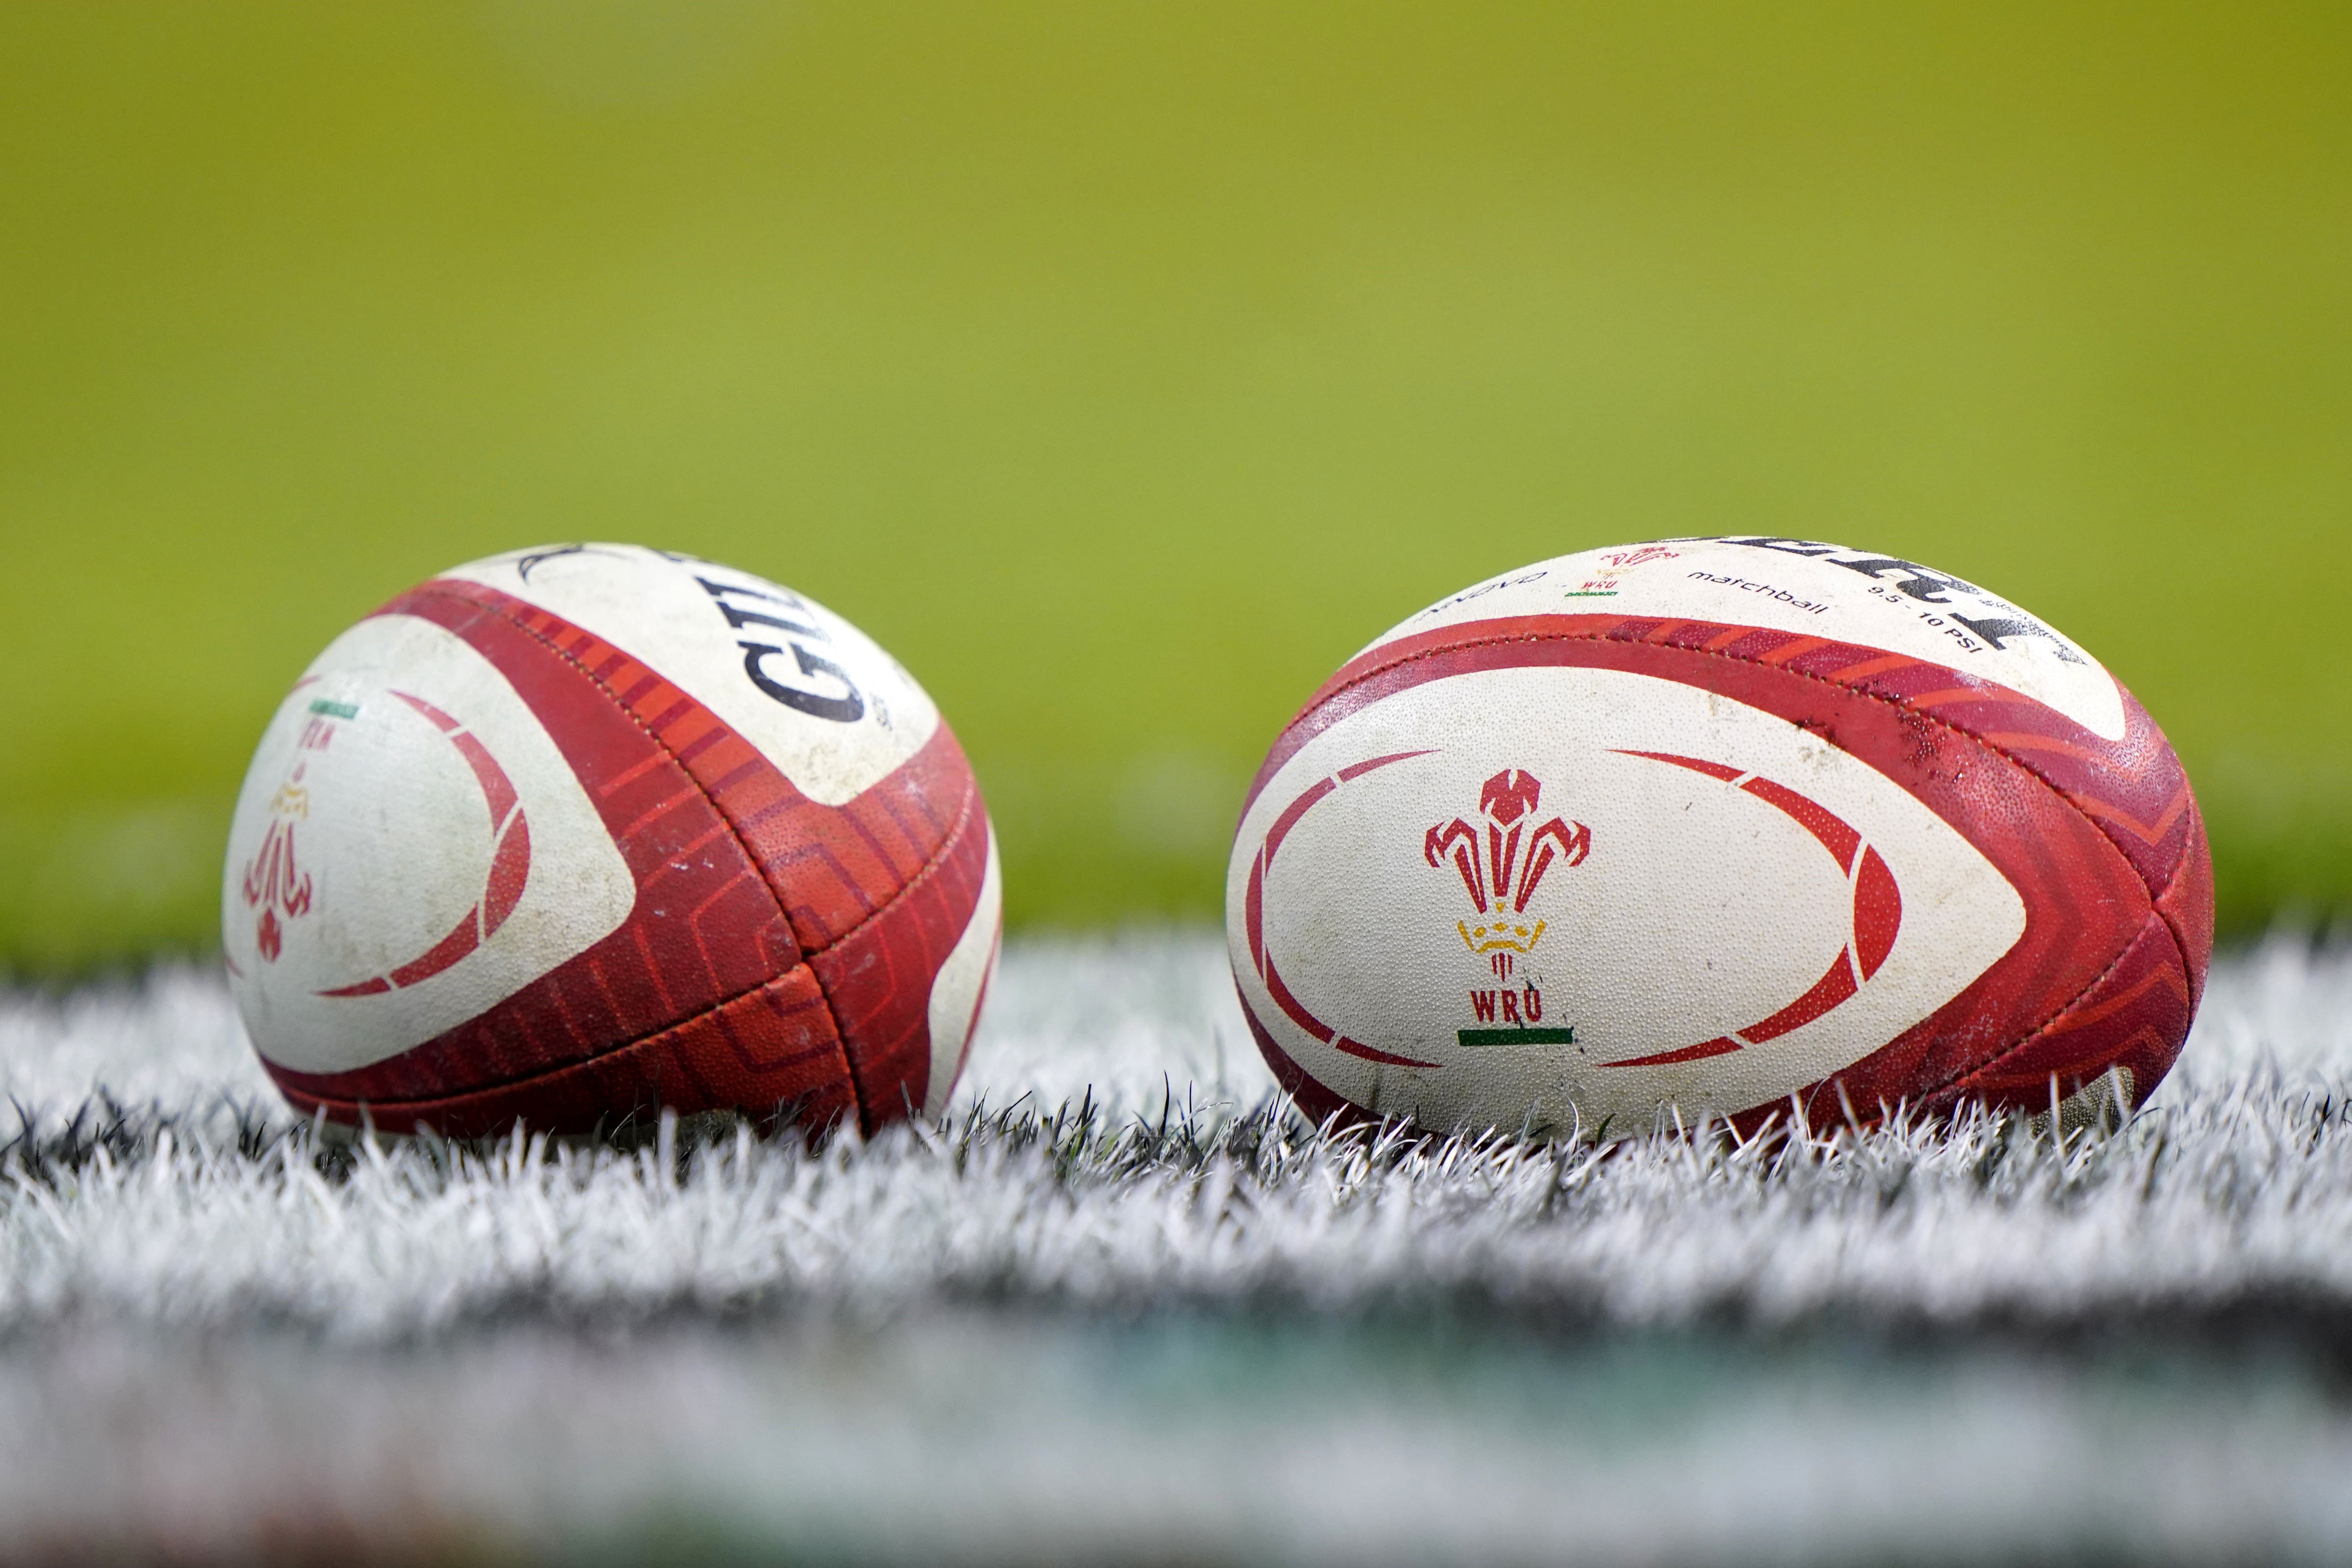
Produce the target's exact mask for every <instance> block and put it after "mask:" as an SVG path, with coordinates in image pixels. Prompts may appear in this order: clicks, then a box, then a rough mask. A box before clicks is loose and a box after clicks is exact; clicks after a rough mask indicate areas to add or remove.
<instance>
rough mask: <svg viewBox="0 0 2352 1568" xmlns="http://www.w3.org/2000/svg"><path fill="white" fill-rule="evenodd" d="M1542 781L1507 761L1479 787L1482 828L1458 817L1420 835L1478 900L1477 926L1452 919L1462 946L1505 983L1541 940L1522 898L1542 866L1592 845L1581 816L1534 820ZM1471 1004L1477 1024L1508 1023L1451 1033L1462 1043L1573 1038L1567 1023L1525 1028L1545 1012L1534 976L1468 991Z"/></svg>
mask: <svg viewBox="0 0 2352 1568" xmlns="http://www.w3.org/2000/svg"><path fill="white" fill-rule="evenodd" d="M1542 800H1543V785H1542V784H1540V783H1538V781H1537V779H1536V776H1535V775H1534V774H1533V773H1523V772H1521V771H1520V770H1519V769H1517V768H1505V769H1504V770H1503V771H1502V772H1501V773H1496V775H1495V776H1494V777H1493V778H1490V779H1488V780H1487V781H1486V784H1485V785H1484V786H1483V787H1481V788H1480V790H1479V791H1478V809H1479V811H1480V812H1481V813H1483V814H1484V816H1486V822H1485V824H1484V826H1485V829H1486V831H1485V833H1484V834H1483V835H1482V834H1481V833H1480V831H1479V829H1478V828H1476V827H1473V826H1471V825H1470V824H1469V823H1467V822H1465V821H1464V820H1463V819H1462V818H1460V817H1458V816H1457V817H1455V818H1454V820H1453V821H1451V822H1441V823H1439V824H1438V825H1437V826H1435V827H1433V828H1431V829H1430V830H1429V832H1428V834H1427V835H1426V836H1425V837H1423V840H1422V846H1421V852H1422V855H1423V858H1425V859H1427V860H1428V862H1429V863H1430V865H1431V866H1433V867H1435V868H1440V869H1443V868H1444V867H1446V866H1448V865H1451V866H1452V867H1453V868H1454V870H1455V871H1456V872H1457V873H1459V874H1460V876H1461V878H1462V886H1463V887H1464V888H1465V889H1467V890H1468V892H1469V894H1470V901H1471V902H1472V903H1474V904H1475V905H1477V906H1478V913H1479V915H1480V917H1481V919H1480V920H1479V921H1478V923H1477V924H1476V925H1475V926H1474V925H1472V924H1471V923H1470V922H1469V921H1456V922H1454V929H1455V930H1456V931H1460V932H1461V933H1462V945H1463V946H1465V947H1466V948H1468V949H1469V950H1470V951H1471V952H1475V953H1477V954H1480V955H1481V956H1483V957H1484V958H1485V959H1486V963H1487V964H1488V966H1489V967H1491V968H1492V969H1493V970H1494V972H1495V978H1496V979H1497V980H1502V981H1506V982H1507V981H1508V980H1509V979H1510V978H1511V973H1512V970H1513V969H1514V967H1515V966H1516V965H1517V961H1518V956H1519V955H1520V954H1523V953H1531V952H1535V950H1536V943H1538V942H1541V941H1542V940H1543V933H1544V922H1543V921H1540V920H1538V921H1535V922H1534V923H1533V924H1532V925H1529V924H1527V923H1525V921H1524V920H1523V918H1522V917H1524V916H1525V915H1526V913H1527V909H1528V900H1529V899H1532V898H1534V897H1535V894H1536V889H1537V888H1538V887H1539V886H1541V885H1542V883H1543V879H1544V873H1545V872H1547V871H1549V870H1550V869H1551V868H1552V865H1553V863H1554V862H1555V861H1557V862H1559V864H1560V865H1562V866H1575V865H1579V864H1580V863H1581V862H1582V861H1583V859H1584V858H1585V856H1586V855H1588V854H1590V853H1591V849H1592V830H1591V828H1589V827H1587V826H1584V824H1582V823H1580V822H1569V821H1566V820H1564V819H1562V818H1560V817H1558V816H1555V817H1553V818H1552V819H1551V820H1550V821H1549V822H1544V823H1538V822H1537V821H1536V819H1535V817H1536V808H1537V806H1538V805H1540V804H1541V803H1542ZM1470 1008H1471V1012H1472V1014H1473V1015H1474V1016H1475V1019H1476V1021H1477V1023H1478V1024H1479V1025H1488V1026H1491V1025H1494V1024H1497V1023H1501V1024H1506V1025H1508V1026H1509V1027H1507V1028H1493V1027H1472V1028H1468V1029H1463V1030H1461V1031H1459V1032H1458V1033H1457V1035H1456V1037H1457V1038H1458V1039H1459V1040H1460V1041H1461V1042H1462V1044H1464V1045H1465V1046H1500V1045H1523V1044H1524V1045H1571V1046H1572V1045H1574V1044H1575V1043H1576V1030H1575V1028H1574V1027H1573V1026H1567V1027H1554V1028H1543V1029H1538V1028H1531V1027H1529V1026H1530V1025H1532V1024H1535V1023H1538V1022H1539V1021H1540V1020H1541V1019H1542V1017H1543V1016H1544V1015H1543V994H1542V993H1541V992H1540V991H1538V990H1537V988H1536V984H1535V982H1534V980H1533V979H1530V980H1529V981H1528V983H1527V984H1526V985H1524V986H1523V987H1521V988H1520V989H1518V990H1517V991H1514V990H1512V989H1511V988H1510V986H1509V985H1508V984H1506V985H1505V986H1504V987H1503V988H1502V989H1501V990H1500V991H1499V992H1496V991H1473V992H1471V993H1470Z"/></svg>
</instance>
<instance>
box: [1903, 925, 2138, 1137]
mask: <svg viewBox="0 0 2352 1568" xmlns="http://www.w3.org/2000/svg"><path fill="white" fill-rule="evenodd" d="M2147 918H2148V920H2151V921H2155V922H2156V923H2157V924H2158V925H2159V926H2165V921H2164V916H2163V915H2162V914H2160V913H2158V911H2156V910H2149V911H2148V916H2147ZM2146 936H2147V921H2142V922H2141V923H2140V928H2139V931H2137V933H2136V934H2134V936H2133V937H2132V939H2131V941H2129V942H2126V943H2124V948H2123V951H2122V952H2118V953H2116V955H2115V957H2114V958H2112V959H2110V960H2109V961H2108V963H2107V966H2106V967H2105V969H2102V970H2101V971H2099V974H2098V978H2097V979H2095V980H2094V981H2092V982H2091V983H2090V984H2088V985H2085V986H2084V987H2083V988H2082V989H2081V990H2080V991H2077V992H2076V993H2074V996H2073V997H2072V998H2070V999H2069V1000H2068V1001H2067V1003H2066V1005H2064V1006H2063V1007H2061V1008H2059V1009H2058V1011H2056V1012H2055V1013H2053V1014H2051V1015H2050V1016H2049V1017H2047V1018H2045V1019H2043V1020H2042V1023H2041V1024H2040V1025H2039V1026H2036V1027H2035V1029H2034V1030H2033V1032H2032V1033H2031V1034H2029V1035H2025V1036H2023V1037H2020V1038H2019V1039H2018V1040H2016V1041H2015V1042H2014V1043H2012V1044H2011V1046H2010V1047H2008V1048H2007V1049H2006V1050H2004V1051H2002V1052H2001V1053H2000V1055H1999V1056H1996V1057H1988V1058H1985V1059H1984V1060H1983V1061H1981V1062H1979V1063H1977V1064H1976V1065H1975V1066H1974V1067H1968V1068H1961V1069H1960V1070H1959V1071H1958V1072H1956V1073H1954V1074H1953V1075H1952V1076H1951V1077H1949V1078H1948V1079H1945V1080H1944V1081H1943V1082H1941V1083H1939V1084H1937V1086H1936V1087H1935V1088H1933V1089H1929V1090H1927V1093H1926V1094H1923V1095H1921V1096H1920V1097H1919V1098H1920V1099H1922V1100H1926V1099H1928V1098H1929V1097H1930V1096H1934V1095H1938V1094H1941V1093H1943V1092H1944V1090H1946V1089H1949V1088H1951V1087H1952V1086H1953V1085H1954V1084H1956V1083H1958V1082H1959V1081H1960V1080H1961V1079H1964V1078H1969V1077H1972V1076H1974V1075H1975V1074H1977V1073H1980V1072H1990V1071H1992V1070H1993V1069H1994V1068H1997V1067H1999V1066H2000V1064H2001V1063H2003V1062H2005V1061H2007V1060H2009V1058H2011V1057H2013V1056H2015V1055H2016V1054H2017V1053H2018V1052H2020V1051H2021V1050H2023V1049H2025V1047H2028V1046H2030V1045H2032V1043H2033V1042H2034V1041H2036V1040H2038V1039H2040V1038H2041V1037H2042V1036H2044V1035H2046V1034H2048V1033H2049V1032H2050V1031H2051V1030H2053V1029H2054V1028H2056V1027H2057V1026H2059V1025H2060V1024H2062V1023H2063V1022H2064V1021H2065V1018H2066V1015H2067V1014H2069V1013H2071V1012H2073V1011H2074V1009H2075V1008H2077V1007H2079V1006H2081V1005H2083V999H2084V997H2086V996H2088V995H2090V994H2091V993H2092V992H2094V991H2096V990H2097V989H2098V988H2099V987H2100V986H2102V985H2105V984H2106V983H2107V977H2108V976H2109V975H2111V974H2113V973H2115V972H2116V970H2117V969H2118V968H2120V967H2122V964H2123V962H2124V960H2125V959H2126V958H2129V957H2130V956H2131V955H2132V950H2133V949H2134V948H2136V947H2137V946H2138V945H2139V944H2140V942H2141V941H2142V939H2144V938H2145V937H2146ZM2164 939H2165V940H2166V941H2167V942H2171V941H2172V931H2171V928H2170V927H2169V926H2165V931H2164ZM2174 945H2175V947H2176V949H2177V948H2178V946H2179V944H2178V943H2175V944H2174ZM2051 1076H2052V1077H2053V1078H2055V1077H2056V1076H2057V1075H2056V1074H2055V1073H2053V1074H2052V1075H2051Z"/></svg>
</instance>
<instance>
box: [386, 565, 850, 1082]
mask: <svg viewBox="0 0 2352 1568" xmlns="http://www.w3.org/2000/svg"><path fill="white" fill-rule="evenodd" d="M414 591H415V592H416V593H418V594H430V595H433V596H434V597H436V598H440V599H446V600H449V601H450V602H452V603H454V604H459V605H467V607H469V608H472V609H476V610H481V611H484V612H486V613H488V614H490V615H493V616H498V617H499V619H500V620H502V621H504V622H506V624H507V625H509V626H512V627H513V628H514V629H515V630H517V631H519V632H520V633H522V634H523V636H525V637H530V639H531V640H532V641H534V642H536V643H538V644H539V645H540V647H543V648H545V649H547V650H548V651H549V652H550V653H552V654H554V655H555V656H556V657H557V658H560V659H562V660H563V662H564V663H566V664H568V665H570V666H571V667H572V668H574V669H576V670H578V671H579V672H580V673H581V674H582V675H583V676H584V677H586V678H587V679H588V680H589V681H590V682H591V683H592V684H593V686H594V687H595V688H596V689H597V690H599V691H601V692H603V693H604V698H605V700H607V701H609V702H611V703H612V704H613V706H614V707H615V708H618V709H619V710H621V715H622V717H624V718H625V719H626V720H628V721H629V722H630V723H632V724H635V726H636V727H637V728H638V729H639V730H641V731H644V732H645V736H646V739H647V740H649V741H651V742H653V743H654V744H655V745H656V746H658V747H659V748H661V752H662V754H663V755H664V756H666V757H667V758H668V759H669V760H670V762H671V763H674V764H675V765H676V766H677V771H678V772H679V773H684V774H685V775H686V782H687V783H688V784H691V785H693V786H694V793H695V794H697V795H700V796H701V797H702V799H703V804H705V805H708V806H709V807H710V811H711V815H712V816H716V817H718V818H719V821H721V822H723V823H725V824H726V825H727V834H728V837H730V838H732V839H734V840H735V847H737V848H738V849H740V850H741V851H742V852H743V860H744V863H745V864H746V865H748V866H750V867H751V873H752V875H753V876H755V877H758V878H759V882H760V886H761V888H762V889H766V891H767V895H768V899H769V901H770V902H771V903H772V904H774V905H775V907H776V918H777V919H778V920H780V921H783V922H784V930H785V931H787V932H790V931H792V929H793V917H792V913H791V911H790V910H786V909H785V908H784V901H783V900H782V899H780V898H778V897H777V896H776V889H774V888H772V887H770V886H769V884H768V879H767V878H766V877H764V876H761V875H760V860H759V857H757V856H755V855H753V854H752V853H751V846H750V845H749V844H746V843H745V842H743V831H742V829H741V828H740V827H739V826H736V823H735V819H734V818H733V817H732V816H729V815H728V814H727V813H726V811H725V810H723V809H722V808H721V807H720V806H719V803H718V802H717V801H715V800H713V799H711V798H710V792H709V790H707V789H704V788H703V787H702V781H701V780H700V779H698V778H696V777H695V776H694V770H693V769H691V768H689V767H688V766H687V765H686V763H683V762H680V761H679V760H678V755H677V751H676V749H675V748H673V747H672V746H671V745H670V744H669V742H667V741H665V740H663V739H662V738H661V737H660V736H659V735H656V734H655V733H654V731H653V729H652V727H651V726H649V725H648V724H646V721H644V720H643V719H640V718H638V717H637V715H636V712H635V710H633V709H631V708H630V706H629V705H628V704H627V703H625V702H624V701H622V700H621V696H620V693H619V692H616V691H614V689H612V687H611V686H610V685H608V684H607V683H606V682H605V680H604V678H603V677H602V676H600V675H598V674H597V673H596V672H595V671H594V670H593V669H590V668H588V667H587V666H586V665H584V664H583V663H581V662H580V660H579V658H578V657H577V656H575V655H574V654H572V652H571V651H570V650H568V649H565V648H561V647H556V645H555V644H554V643H553V642H552V641H551V640H550V639H549V638H548V637H546V635H545V634H543V633H541V632H539V631H535V630H533V629H532V628H531V627H530V626H525V625H523V624H522V622H520V621H519V620H517V619H516V618H515V617H514V616H510V615H509V614H508V613H507V612H506V611H505V610H504V609H503V608H500V607H499V606H498V605H485V604H482V603H480V602H479V601H478V600H475V599H471V598H467V596H466V595H462V594H452V593H450V592H449V591H448V590H446V589H439V590H436V589H435V588H433V587H432V586H431V585H430V584H426V585H425V586H422V587H419V588H417V589H415V590H414ZM550 613H552V612H550ZM581 630H583V631H587V628H586V627H585V626H583V627H582V628H581ZM588 635H589V636H591V637H595V635H596V634H594V633H593V632H589V634H588ZM596 640H597V641H598V642H604V638H603V637H596ZM605 646H606V647H614V648H615V649H616V650H617V649H618V645H617V644H612V643H606V644H605ZM629 658H630V662H632V663H634V664H636V665H638V666H640V668H644V669H646V671H648V672H650V673H658V672H657V671H654V668H653V666H651V665H649V664H646V663H645V662H644V661H643V660H642V659H639V658H636V657H635V655H630V656H629ZM663 679H667V677H664V678H663ZM672 684H673V685H675V684H676V683H675V682H672ZM678 689H679V690H680V691H685V690H686V689H685V688H684V687H682V686H681V687H678ZM688 695H691V693H688ZM534 717H536V715H534ZM712 717H713V718H716V717H717V715H716V714H713V715H712ZM730 728H732V726H730ZM600 815H601V814H600ZM793 945H794V946H795V947H797V946H799V945H800V941H799V938H797V937H794V938H793ZM835 945H836V946H837V945H839V944H838V943H835ZM809 957H810V955H809V954H807V953H805V952H803V953H802V954H801V963H808V961H809ZM785 973H791V971H790V970H787V971H786V972H785ZM782 977H783V976H782V975H771V976H769V978H768V979H767V980H764V981H762V982H761V984H762V985H765V984H773V983H774V982H775V981H777V980H780V979H782ZM809 978H810V979H811V980H814V981H816V994H817V997H818V999H819V1000H820V1001H822V1002H823V1003H824V1016H825V1022H827V1023H829V1024H831V1025H832V1026H833V1040H834V1050H835V1054H836V1055H838V1056H839V1057H840V1058H841V1076H842V1078H843V1079H844V1080H845V1082H847V1083H848V1085H849V1098H850V1099H851V1100H856V1101H857V1107H858V1110H859V1112H860V1120H861V1121H862V1120H863V1119H864V1117H863V1113H864V1111H865V1109H866V1106H865V1100H864V1097H862V1096H861V1095H859V1094H858V1092H857V1074H856V1071H855V1070H854V1069H853V1068H851V1067H850V1065H849V1040H848V1037H846V1036H845V1035H844V1034H843V1033H842V1032H841V1018H840V1016H839V1015H837V1014H836V1013H835V1012H834V1010H833V996H832V994H830V993H828V992H827V991H826V990H825V988H824V981H822V980H818V979H817V973H816V969H815V966H814V965H810V968H809ZM752 989H753V990H757V989H759V987H758V986H754V987H752ZM742 994H745V995H748V994H750V993H748V992H746V993H742ZM737 999H738V998H736V997H730V998H728V1001H730V1002H731V1001H735V1000H737ZM719 1005H720V1006H724V1005H726V1004H725V1003H720V1004H719ZM695 1016H696V1017H701V1016H703V1014H699V1013H698V1014H696V1015H695ZM672 1027H677V1026H676V1025H673V1026H672ZM661 1033H663V1034H667V1033H668V1030H667V1029H666V1030H663V1031H661ZM599 1054H602V1053H599ZM585 1059H586V1060H589V1061H593V1060H595V1059H596V1058H594V1057H589V1058H585ZM516 1081H519V1082H528V1081H530V1080H529V1079H518V1080H516Z"/></svg>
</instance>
